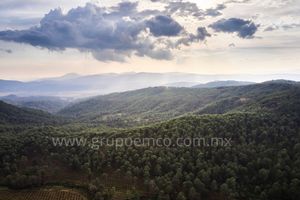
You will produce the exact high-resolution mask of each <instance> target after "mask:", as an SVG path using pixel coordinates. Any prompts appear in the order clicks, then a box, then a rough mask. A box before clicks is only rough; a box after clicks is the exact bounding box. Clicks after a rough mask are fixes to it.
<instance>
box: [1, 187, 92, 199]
mask: <svg viewBox="0 0 300 200" xmlns="http://www.w3.org/2000/svg"><path fill="white" fill-rule="evenodd" d="M0 200H87V198H86V197H84V196H83V195H82V194H80V193H79V192H77V191H74V190H70V189H41V190H31V191H30V190H26V191H14V190H0Z"/></svg>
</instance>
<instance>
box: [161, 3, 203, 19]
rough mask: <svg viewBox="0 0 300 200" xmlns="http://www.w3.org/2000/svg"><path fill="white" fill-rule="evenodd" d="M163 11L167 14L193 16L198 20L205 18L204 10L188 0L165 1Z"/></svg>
mask: <svg viewBox="0 0 300 200" xmlns="http://www.w3.org/2000/svg"><path fill="white" fill-rule="evenodd" d="M164 2H165V1H164ZM164 13H167V14H169V15H178V16H182V17H188V16H193V17H195V18H197V19H198V20H202V19H204V18H205V11H203V10H202V9H200V8H199V7H198V6H197V4H196V3H192V2H188V1H186V2H183V1H170V2H167V6H166V7H165V10H164Z"/></svg>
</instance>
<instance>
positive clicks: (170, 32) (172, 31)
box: [146, 15, 183, 37]
mask: <svg viewBox="0 0 300 200" xmlns="http://www.w3.org/2000/svg"><path fill="white" fill-rule="evenodd" d="M146 25H147V27H149V29H150V32H151V33H152V34H153V35H154V36H156V37H159V36H177V35H179V33H180V32H181V31H182V30H183V27H182V26H181V25H180V24H179V23H177V22H176V21H175V20H174V19H172V18H171V17H170V16H164V15H158V16H155V17H153V18H152V19H150V20H148V21H147V22H146Z"/></svg>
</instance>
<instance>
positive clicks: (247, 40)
mask: <svg viewBox="0 0 300 200" xmlns="http://www.w3.org/2000/svg"><path fill="white" fill-rule="evenodd" d="M299 10H300V1H299V0H211V1H210V0H186V1H181V0H175V1H172V0H143V1H116V0H98V1H97V0H93V1H86V0H72V1H70V0H51V1H49V0H26V1H24V0H1V2H0V79H15V80H32V79H37V78H42V77H50V76H51V77H53V76H60V75H63V74H66V73H78V74H98V73H109V72H115V73H122V72H133V71H134V72H188V73H198V74H300V62H299V61H300V59H299V58H300V56H299V55H300V12H299Z"/></svg>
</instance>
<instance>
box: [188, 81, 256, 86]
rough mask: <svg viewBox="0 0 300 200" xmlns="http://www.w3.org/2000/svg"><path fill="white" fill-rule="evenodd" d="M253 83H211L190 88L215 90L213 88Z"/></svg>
mask: <svg viewBox="0 0 300 200" xmlns="http://www.w3.org/2000/svg"><path fill="white" fill-rule="evenodd" d="M251 84H255V83H254V82H247V81H212V82H208V83H205V84H198V85H194V86H193V87H192V88H215V87H228V86H242V85H251Z"/></svg>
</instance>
